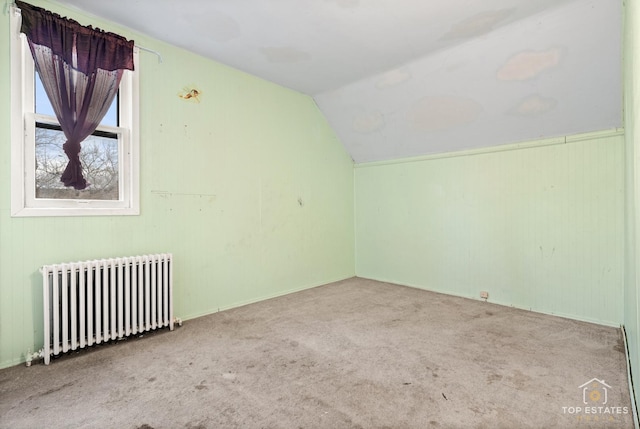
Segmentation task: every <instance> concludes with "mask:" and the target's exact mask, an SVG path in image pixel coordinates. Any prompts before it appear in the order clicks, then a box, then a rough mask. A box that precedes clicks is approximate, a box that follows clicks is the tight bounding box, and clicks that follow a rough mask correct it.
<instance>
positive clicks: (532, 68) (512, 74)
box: [497, 48, 564, 81]
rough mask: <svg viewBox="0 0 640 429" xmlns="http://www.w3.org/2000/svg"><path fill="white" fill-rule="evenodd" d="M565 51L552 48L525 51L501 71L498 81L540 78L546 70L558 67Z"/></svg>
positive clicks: (512, 58)
mask: <svg viewBox="0 0 640 429" xmlns="http://www.w3.org/2000/svg"><path fill="white" fill-rule="evenodd" d="M563 56H564V51H563V49H561V48H551V49H548V50H546V51H524V52H520V53H518V54H516V55H514V56H513V57H511V58H510V59H509V60H508V61H507V62H506V63H505V64H504V65H503V66H502V67H501V68H500V69H499V70H498V75H497V76H498V79H500V80H503V81H513V80H517V81H522V80H528V79H533V78H535V77H538V76H539V75H540V74H541V73H542V72H544V71H545V70H549V69H552V68H554V67H557V66H558V64H560V61H562V58H563Z"/></svg>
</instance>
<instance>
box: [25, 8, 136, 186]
mask: <svg viewBox="0 0 640 429" xmlns="http://www.w3.org/2000/svg"><path fill="white" fill-rule="evenodd" d="M16 4H17V5H18V7H19V8H20V10H21V12H22V28H21V31H22V32H23V33H25V34H26V36H27V40H28V42H29V48H30V49H31V54H32V55H33V59H34V62H35V68H36V71H37V72H38V74H39V75H40V79H41V80H42V84H43V86H44V89H45V91H46V93H47V96H48V97H49V100H50V101H51V105H52V106H53V110H54V111H55V114H56V117H57V118H58V121H59V122H60V127H61V128H62V131H63V132H64V135H65V137H66V139H67V141H66V143H65V144H64V145H63V149H64V152H65V153H66V155H67V157H68V158H69V163H68V164H67V167H66V169H65V170H64V173H63V174H62V177H61V179H60V180H61V181H62V182H63V183H64V185H65V186H73V187H74V188H75V189H84V188H86V187H87V185H88V183H87V181H86V180H85V178H84V176H83V175H82V164H81V163H80V150H81V142H82V141H83V140H84V139H85V138H87V137H88V136H89V135H91V133H93V132H94V131H95V129H96V127H97V126H98V125H99V124H100V121H102V118H103V117H104V115H105V114H106V113H107V111H108V110H109V107H110V106H111V103H112V102H113V99H114V98H115V96H116V94H117V93H118V87H119V86H120V80H121V79H122V74H123V71H124V70H133V41H129V40H126V39H125V38H123V37H121V36H118V35H117V34H113V33H107V32H104V31H102V30H100V29H98V28H96V29H94V28H92V27H85V26H82V25H80V24H79V23H77V22H76V21H73V20H71V19H68V18H63V17H61V16H60V15H57V14H55V13H52V12H50V11H48V10H45V9H42V8H39V7H36V6H33V5H30V4H28V3H24V2H21V1H16Z"/></svg>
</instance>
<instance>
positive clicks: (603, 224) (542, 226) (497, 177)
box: [355, 132, 624, 326]
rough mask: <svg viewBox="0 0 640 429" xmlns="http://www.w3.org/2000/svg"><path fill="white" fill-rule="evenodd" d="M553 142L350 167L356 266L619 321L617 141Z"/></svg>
mask: <svg viewBox="0 0 640 429" xmlns="http://www.w3.org/2000/svg"><path fill="white" fill-rule="evenodd" d="M559 141H562V142H564V139H560V140H559ZM550 143H556V142H555V141H545V142H531V143H530V144H529V146H531V147H529V148H526V149H517V150H501V149H504V148H497V149H498V150H501V151H494V152H487V153H469V154H467V155H466V156H453V157H440V158H438V157H435V158H427V159H423V160H420V159H413V160H409V162H396V163H393V162H391V163H387V164H384V163H383V164H372V165H366V164H361V165H358V166H356V169H355V201H356V221H355V224H356V274H357V275H358V276H361V277H366V278H372V279H378V280H384V281H389V282H394V283H400V284H405V285H410V286H416V287H421V288H425V289H429V290H433V291H439V292H444V293H449V294H454V295H460V296H465V297H470V298H479V294H480V291H488V292H489V301H491V302H495V303H499V304H505V305H512V306H515V307H520V308H525V309H531V310H534V311H538V312H543V313H550V314H556V315H561V316H568V317H571V318H575V319H582V320H588V321H593V322H597V323H603V324H609V325H614V326H617V325H619V324H620V323H622V321H623V319H622V314H623V313H622V312H623V274H624V266H623V245H624V199H623V186H624V172H623V171H624V138H623V136H622V135H621V133H620V132H613V133H611V135H606V136H601V135H592V136H585V137H584V139H583V140H578V141H576V139H575V138H573V139H572V140H571V141H570V142H568V143H563V144H550ZM515 146H518V145H515ZM515 146H514V147H515Z"/></svg>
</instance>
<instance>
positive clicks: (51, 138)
mask: <svg viewBox="0 0 640 429" xmlns="http://www.w3.org/2000/svg"><path fill="white" fill-rule="evenodd" d="M35 140H36V198H52V199H86V200H118V198H119V195H118V190H119V189H118V188H119V187H118V168H119V165H118V139H117V138H110V137H100V136H95V135H91V136H89V137H88V138H87V139H85V140H84V141H83V142H82V151H81V152H80V162H81V163H82V169H83V174H84V176H85V177H86V179H87V182H89V183H90V185H89V186H88V187H87V188H86V189H84V190H81V191H78V190H75V189H73V188H66V187H65V186H64V184H63V183H62V182H61V181H60V176H61V175H62V172H63V171H64V169H65V167H66V165H67V162H68V159H67V156H66V155H65V153H64V151H63V150H62V145H63V144H64V142H65V141H66V139H65V137H64V134H63V133H62V131H59V130H52V129H47V128H41V127H36V138H35Z"/></svg>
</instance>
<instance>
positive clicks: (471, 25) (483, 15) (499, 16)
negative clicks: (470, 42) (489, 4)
mask: <svg viewBox="0 0 640 429" xmlns="http://www.w3.org/2000/svg"><path fill="white" fill-rule="evenodd" d="M514 12H515V9H500V10H488V11H485V12H480V13H478V14H476V15H473V16H471V17H469V18H467V19H465V20H463V21H460V22H458V23H457V24H455V25H453V26H452V27H451V29H450V30H449V31H448V32H447V33H446V34H445V35H443V36H442V37H441V38H440V40H443V41H444V40H458V39H470V38H472V37H477V36H481V35H483V34H487V33H489V32H490V31H492V30H493V29H494V28H495V27H496V26H497V25H498V24H499V23H501V22H503V21H505V20H506V19H507V18H509V17H510V16H511V15H513V13H514Z"/></svg>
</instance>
